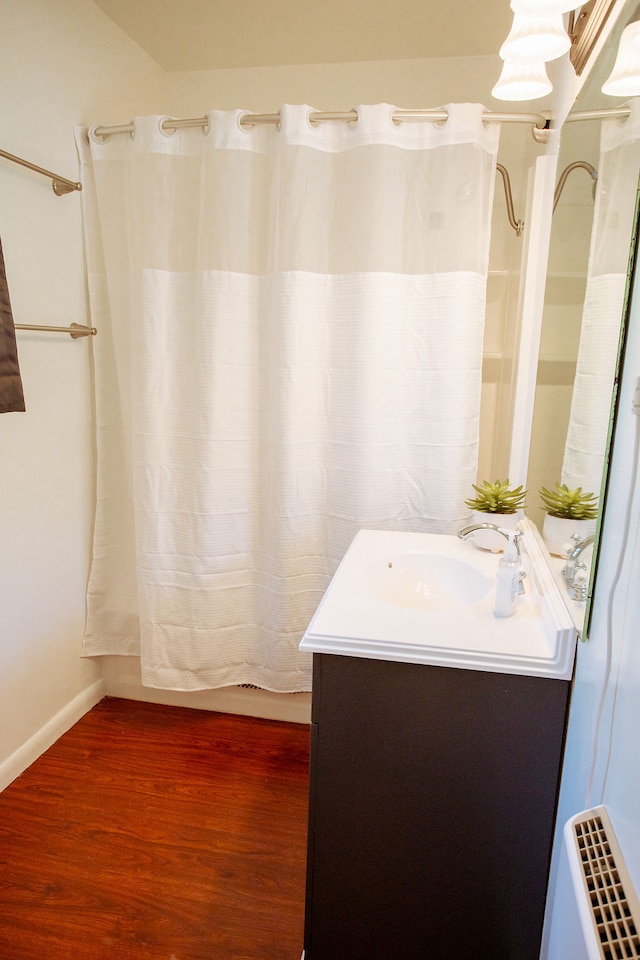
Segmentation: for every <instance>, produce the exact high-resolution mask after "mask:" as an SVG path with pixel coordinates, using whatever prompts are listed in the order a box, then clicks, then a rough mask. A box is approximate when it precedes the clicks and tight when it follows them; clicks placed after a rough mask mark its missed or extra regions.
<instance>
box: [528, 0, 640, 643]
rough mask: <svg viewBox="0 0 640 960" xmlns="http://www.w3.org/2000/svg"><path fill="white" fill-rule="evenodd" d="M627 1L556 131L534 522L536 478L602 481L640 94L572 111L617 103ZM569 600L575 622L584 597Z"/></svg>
mask: <svg viewBox="0 0 640 960" xmlns="http://www.w3.org/2000/svg"><path fill="white" fill-rule="evenodd" d="M627 6H628V9H627V8H625V10H624V11H623V14H622V16H621V17H620V20H619V21H618V23H617V25H616V28H615V29H614V31H613V33H612V35H611V38H610V39H609V41H608V42H607V44H606V46H605V47H604V49H603V52H602V54H601V56H600V58H599V61H598V63H597V65H596V67H595V68H594V70H593V71H592V73H591V75H590V77H589V79H588V80H587V83H586V84H585V86H584V88H583V91H582V93H581V95H580V97H579V98H578V100H577V101H576V104H575V106H574V110H573V111H572V114H570V116H569V118H568V121H567V123H566V124H565V125H564V127H563V129H562V134H561V147H560V155H559V161H558V171H559V181H558V188H560V191H559V192H560V195H559V197H558V198H557V200H558V202H557V205H556V207H555V210H554V215H553V225H552V231H551V244H550V250H549V262H548V273H547V283H546V290H545V303H544V312H543V321H542V334H541V343H540V359H539V364H538V376H537V384H536V397H535V406H534V418H533V427H532V436H531V451H530V459H529V471H528V477H527V488H528V490H529V496H528V509H527V513H528V514H529V516H530V517H531V519H533V520H534V521H535V522H536V523H537V525H538V527H539V528H540V529H541V530H543V529H544V517H545V514H544V512H543V511H542V507H541V503H540V499H539V495H538V491H539V490H540V488H541V487H542V486H545V487H550V488H553V487H554V485H555V483H556V482H562V483H566V484H567V486H568V487H570V488H572V489H573V488H575V487H582V488H583V489H584V490H587V491H593V492H594V493H595V494H599V493H600V490H601V489H602V488H603V484H604V467H605V464H606V459H607V449H608V443H609V433H610V419H611V404H612V398H613V391H614V382H615V373H616V363H617V358H618V352H619V343H620V335H621V324H622V319H623V307H624V300H625V290H626V285H627V270H628V264H629V256H630V245H631V238H632V235H633V227H634V224H633V220H634V211H635V197H636V190H637V184H638V173H639V170H640V99H638V100H632V101H631V102H630V103H629V104H625V105H624V106H625V108H626V109H625V111H624V113H625V114H626V116H623V117H619V116H615V115H612V116H609V117H606V116H605V117H597V118H591V119H582V120H579V121H578V118H579V117H580V114H583V113H585V112H586V111H602V110H612V108H617V107H620V106H621V103H620V101H617V100H615V99H612V98H610V97H605V96H604V95H603V94H602V93H601V91H600V87H601V85H602V82H603V80H604V78H605V77H606V76H607V75H608V73H609V71H610V69H611V65H612V63H613V60H614V59H615V52H616V49H617V43H618V39H619V36H620V33H621V32H622V29H623V27H624V26H625V25H626V23H627V22H628V21H629V19H630V18H631V16H632V15H633V13H634V11H635V4H628V5H627ZM564 170H568V171H569V172H568V173H567V176H566V180H565V182H564V184H562V183H561V180H562V171H564ZM592 171H595V173H593V174H592ZM594 182H595V184H596V191H595V198H594V193H593V186H594ZM593 552H594V546H593V545H592V544H589V546H588V547H587V549H585V550H584V551H583V554H582V555H581V556H580V562H581V563H582V562H585V566H586V570H585V571H582V568H579V569H580V570H581V574H580V575H581V577H582V578H585V577H587V578H588V576H589V568H590V567H591V566H594V565H593V564H592V554H593ZM565 566H566V564H565V562H564V560H558V561H557V562H556V561H553V560H552V567H554V572H555V573H556V575H557V576H558V578H559V579H560V580H562V584H563V588H564V589H565V590H566V591H567V594H568V596H569V597H570V598H573V597H574V596H576V595H577V596H578V597H580V596H584V592H587V593H588V592H589V591H584V592H583V593H582V594H576V592H575V591H574V590H572V589H571V585H570V584H568V583H567V582H566V581H565V579H564V578H563V576H562V570H563V568H564V567H565ZM569 605H570V607H572V613H573V614H574V618H575V619H576V624H577V626H578V627H579V628H581V627H582V624H583V620H584V615H585V608H586V606H587V603H586V602H585V600H584V599H578V600H573V599H570V601H569Z"/></svg>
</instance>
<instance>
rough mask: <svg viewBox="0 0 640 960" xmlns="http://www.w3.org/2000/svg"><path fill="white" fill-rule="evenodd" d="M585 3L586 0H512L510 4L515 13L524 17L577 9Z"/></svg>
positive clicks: (543, 15) (545, 15)
mask: <svg viewBox="0 0 640 960" xmlns="http://www.w3.org/2000/svg"><path fill="white" fill-rule="evenodd" d="M583 3H584V0H578V2H576V0H511V4H510V6H511V9H512V10H513V12H514V13H521V14H522V16H523V17H548V16H550V15H552V14H554V13H569V11H570V10H577V8H578V7H581V6H582V5H583Z"/></svg>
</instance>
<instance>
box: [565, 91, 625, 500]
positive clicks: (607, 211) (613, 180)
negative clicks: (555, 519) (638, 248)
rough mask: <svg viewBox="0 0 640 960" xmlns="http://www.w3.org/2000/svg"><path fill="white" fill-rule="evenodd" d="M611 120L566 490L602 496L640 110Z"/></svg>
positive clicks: (603, 146) (603, 152) (603, 145)
mask: <svg viewBox="0 0 640 960" xmlns="http://www.w3.org/2000/svg"><path fill="white" fill-rule="evenodd" d="M630 109H631V113H630V115H629V117H628V118H627V119H626V120H624V121H623V122H621V121H620V120H613V119H612V120H605V121H604V122H603V123H602V128H601V136H600V161H599V167H598V191H597V194H596V205H595V209H594V214H593V229H592V233H591V249H590V252H589V266H588V270H587V285H586V290H585V302H584V308H583V313H582V326H581V329H580V345H579V349H578V360H577V364H576V376H575V382H574V387H573V394H572V398H571V414H570V418H569V428H568V430H567V441H566V444H565V451H564V461H563V465H562V482H563V483H566V484H567V486H569V487H570V488H575V487H582V488H583V490H588V491H591V492H594V493H596V494H597V493H599V491H600V485H601V482H602V475H603V470H604V461H605V456H606V448H607V436H608V431H609V420H610V417H611V399H612V394H613V386H614V379H615V374H616V363H617V357H618V346H619V333H620V322H621V318H622V311H623V308H624V299H625V290H626V284H627V267H628V261H629V247H630V244H631V236H632V232H633V218H634V212H635V202H636V192H637V190H638V176H639V174H640V103H639V102H638V100H637V99H635V100H632V101H631V103H630Z"/></svg>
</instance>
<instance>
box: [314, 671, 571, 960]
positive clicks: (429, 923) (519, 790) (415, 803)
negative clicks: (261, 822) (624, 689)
mask: <svg viewBox="0 0 640 960" xmlns="http://www.w3.org/2000/svg"><path fill="white" fill-rule="evenodd" d="M568 696H569V682H568V681H566V680H554V679H546V678H539V677H526V676H517V675H512V674H503V673H488V672H482V671H476V670H466V669H455V668H450V667H437V666H428V665H423V664H409V663H397V662H391V661H384V660H368V659H364V658H360V657H348V656H336V655H332V654H318V653H316V654H314V672H313V707H312V750H311V784H310V809H309V848H308V865H307V893H306V896H307V902H306V919H305V953H304V957H305V960H395V958H406V960H412V958H420V960H445V958H446V960H537V958H538V955H539V950H540V939H541V933H542V922H543V913H544V904H545V894H546V887H547V875H548V869H549V860H550V855H551V844H552V836H553V828H554V819H555V810H556V796H557V791H558V781H559V775H560V765H561V759H562V751H563V743H564V731H565V718H566V712H567V706H568Z"/></svg>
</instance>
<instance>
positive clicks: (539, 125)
mask: <svg viewBox="0 0 640 960" xmlns="http://www.w3.org/2000/svg"><path fill="white" fill-rule="evenodd" d="M392 117H393V120H394V121H395V122H396V123H407V122H411V121H420V120H430V121H431V122H433V123H438V122H442V121H444V120H447V119H448V117H449V114H448V113H447V111H446V110H443V109H442V108H438V109H429V110H394V111H393V114H392ZM280 119H281V118H280V114H279V113H246V114H244V115H243V116H241V117H240V120H239V123H240V125H241V126H243V127H256V126H262V125H268V124H278V123H280ZM483 119H484V121H485V122H486V123H530V124H532V133H533V137H534V140H537V141H538V142H539V143H544V142H545V141H546V138H547V136H548V132H549V131H548V127H547V125H548V122H549V121H548V120H547V118H546V117H544V116H543V115H542V114H540V113H494V112H493V111H491V110H486V111H485V112H484V114H483ZM327 120H334V121H343V122H345V123H354V122H356V121H357V120H358V111H357V110H344V111H333V112H325V111H314V112H312V113H310V114H309V121H310V123H323V122H325V121H327ZM208 123H209V118H208V117H190V118H187V119H184V120H173V119H171V118H170V117H168V118H167V119H166V120H163V121H162V123H161V124H160V126H161V128H162V130H163V131H164V130H167V131H170V130H180V129H181V128H182V127H206V126H207V125H208ZM134 131H135V127H134V124H133V123H123V124H119V125H116V126H109V127H94V128H93V134H94V136H96V137H109V136H111V134H115V133H134Z"/></svg>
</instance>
